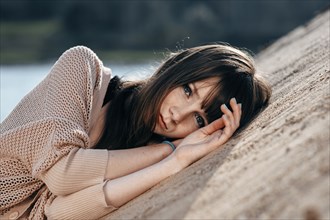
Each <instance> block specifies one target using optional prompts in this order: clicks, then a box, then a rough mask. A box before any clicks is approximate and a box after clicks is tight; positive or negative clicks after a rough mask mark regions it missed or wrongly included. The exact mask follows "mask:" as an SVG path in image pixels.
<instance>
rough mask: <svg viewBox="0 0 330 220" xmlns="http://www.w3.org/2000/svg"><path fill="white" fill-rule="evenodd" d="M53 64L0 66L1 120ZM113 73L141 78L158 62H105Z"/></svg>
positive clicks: (127, 77) (126, 77)
mask: <svg viewBox="0 0 330 220" xmlns="http://www.w3.org/2000/svg"><path fill="white" fill-rule="evenodd" d="M52 65H53V64H38V65H17V66H5V65H3V66H0V85H1V87H0V93H1V94H0V95H1V96H0V98H1V100H0V101H1V102H0V104H1V106H0V113H1V122H2V121H3V120H4V119H5V117H7V116H8V114H9V113H10V112H11V111H12V110H13V109H14V107H15V106H16V105H17V104H18V102H19V101H20V100H21V99H22V98H23V97H24V96H25V95H26V94H27V93H28V92H30V91H31V90H32V89H33V88H34V87H35V86H36V85H37V84H38V83H39V82H41V80H42V79H44V78H45V77H46V75H47V74H48V73H49V71H50V69H51V67H52ZM105 66H107V67H110V68H111V69H112V73H113V75H118V76H120V77H123V78H125V79H128V80H134V79H141V78H145V77H146V76H148V75H150V74H152V73H153V71H154V69H155V67H156V64H155V63H154V64H152V63H148V62H147V63H141V64H105Z"/></svg>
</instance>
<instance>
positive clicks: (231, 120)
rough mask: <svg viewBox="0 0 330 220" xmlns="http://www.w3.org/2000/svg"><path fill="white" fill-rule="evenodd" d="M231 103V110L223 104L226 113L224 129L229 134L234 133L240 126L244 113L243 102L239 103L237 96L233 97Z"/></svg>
mask: <svg viewBox="0 0 330 220" xmlns="http://www.w3.org/2000/svg"><path fill="white" fill-rule="evenodd" d="M229 103H230V106H231V108H232V109H233V111H230V110H229V109H228V107H227V106H226V105H225V104H223V105H222V106H221V111H222V112H223V113H224V114H223V116H222V118H223V121H224V124H225V128H224V131H225V133H226V134H228V135H230V134H232V133H234V132H235V130H236V129H237V128H238V127H239V123H240V119H241V114H242V110H241V104H237V102H236V99H235V98H232V99H231V100H230V102H229Z"/></svg>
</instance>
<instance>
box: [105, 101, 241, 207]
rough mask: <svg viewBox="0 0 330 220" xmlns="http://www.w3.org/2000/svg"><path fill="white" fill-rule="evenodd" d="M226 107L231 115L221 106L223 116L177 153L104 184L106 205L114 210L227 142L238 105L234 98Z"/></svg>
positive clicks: (187, 140)
mask: <svg viewBox="0 0 330 220" xmlns="http://www.w3.org/2000/svg"><path fill="white" fill-rule="evenodd" d="M230 105H231V107H232V109H233V112H231V111H230V110H229V109H228V108H227V107H226V106H225V105H223V106H221V110H222V112H223V113H224V115H223V116H222V117H221V118H220V119H218V120H216V121H214V122H212V123H211V124H209V125H208V126H206V127H204V128H201V129H199V130H197V131H195V132H193V133H192V134H190V135H189V136H187V137H186V138H184V139H183V141H182V142H181V143H180V144H179V146H178V147H177V150H176V151H174V153H172V154H171V155H170V156H168V157H167V158H165V159H164V160H162V161H160V162H158V163H156V164H154V165H151V166H149V167H147V168H144V169H141V170H139V171H137V172H134V173H131V174H129V175H126V176H123V177H119V178H117V179H113V180H110V181H108V182H107V183H106V185H105V197H106V201H107V203H108V204H111V205H113V206H115V207H119V206H121V205H123V204H125V203H126V202H128V201H130V200H131V199H133V198H135V197H137V196H138V195H140V194H141V193H143V192H145V191H146V190H148V189H149V188H151V187H152V186H154V185H156V184H157V183H158V182H160V181H162V180H163V179H165V178H167V177H169V176H170V175H172V174H174V173H177V172H179V171H180V170H182V169H183V168H185V167H187V166H188V165H190V164H191V163H193V162H194V161H196V160H198V159H200V158H201V157H203V156H205V155H207V154H208V153H210V152H211V151H213V150H215V149H216V148H218V147H220V146H221V145H222V144H224V143H225V142H226V141H228V139H229V138H230V137H231V136H232V135H233V133H234V132H235V130H236V129H237V128H238V127H239V121H240V118H241V106H240V105H238V104H237V103H236V100H235V99H232V100H231V101H230Z"/></svg>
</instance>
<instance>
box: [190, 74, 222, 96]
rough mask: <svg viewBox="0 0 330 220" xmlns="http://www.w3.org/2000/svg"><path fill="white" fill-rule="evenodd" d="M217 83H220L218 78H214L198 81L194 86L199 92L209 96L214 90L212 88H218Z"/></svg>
mask: <svg viewBox="0 0 330 220" xmlns="http://www.w3.org/2000/svg"><path fill="white" fill-rule="evenodd" d="M217 83H219V79H218V78H217V77H212V78H207V79H203V80H200V81H196V82H194V83H193V84H194V86H195V87H196V89H197V90H199V91H198V92H203V93H206V94H205V95H207V94H208V93H209V92H210V90H212V88H214V87H215V86H216V84H217Z"/></svg>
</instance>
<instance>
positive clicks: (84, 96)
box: [32, 46, 110, 177]
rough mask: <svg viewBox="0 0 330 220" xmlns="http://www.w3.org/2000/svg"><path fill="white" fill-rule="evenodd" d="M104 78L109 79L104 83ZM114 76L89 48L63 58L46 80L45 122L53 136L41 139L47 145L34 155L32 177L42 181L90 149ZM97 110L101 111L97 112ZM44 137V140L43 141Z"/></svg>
mask: <svg viewBox="0 0 330 220" xmlns="http://www.w3.org/2000/svg"><path fill="white" fill-rule="evenodd" d="M103 78H106V80H104V79H103ZM109 78H110V73H107V72H106V68H104V67H103V64H102V62H101V60H100V59H99V58H98V57H97V56H96V54H95V53H94V52H93V51H92V50H90V49H89V48H87V47H84V46H77V47H73V48H71V49H69V50H67V51H66V52H64V53H63V54H62V56H61V57H60V58H59V59H58V60H57V62H56V63H55V64H54V66H53V68H52V69H51V71H50V74H49V75H48V76H47V78H46V82H47V89H46V93H45V99H44V100H45V101H44V107H43V111H44V113H43V119H42V121H45V122H46V123H47V124H48V126H51V129H50V130H49V131H50V132H47V134H46V136H47V137H46V136H45V135H37V136H38V137H39V138H41V139H42V140H45V138H46V143H45V144H43V147H42V150H40V151H37V152H36V154H34V158H35V159H34V161H33V162H32V175H33V176H34V177H38V176H39V175H40V174H41V173H42V172H44V171H46V170H47V169H49V168H50V167H52V166H53V165H54V164H55V163H56V162H57V161H58V160H59V159H60V158H62V157H63V156H65V155H67V154H68V153H69V152H70V151H71V150H72V149H74V148H76V147H78V148H89V147H91V146H90V139H89V131H90V128H91V126H92V123H93V120H95V118H97V117H96V115H97V114H98V112H97V111H99V110H100V109H101V104H102V99H103V95H102V96H101V95H100V91H101V90H102V91H104V88H105V87H106V86H107V82H108V80H109ZM95 109H96V110H97V111H95ZM41 136H43V137H41Z"/></svg>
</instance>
